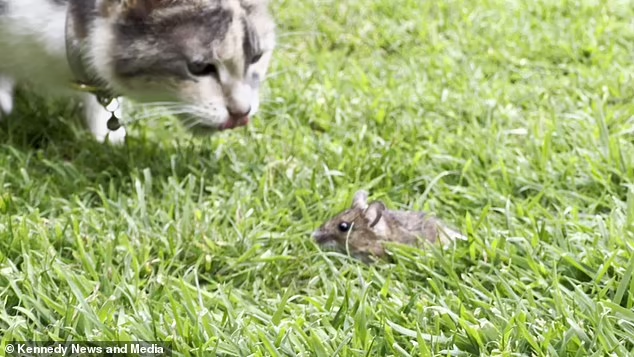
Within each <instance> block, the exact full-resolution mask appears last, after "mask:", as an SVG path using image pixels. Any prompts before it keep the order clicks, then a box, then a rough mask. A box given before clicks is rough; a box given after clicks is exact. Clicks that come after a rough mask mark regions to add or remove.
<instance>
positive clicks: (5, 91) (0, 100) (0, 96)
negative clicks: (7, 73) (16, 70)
mask: <svg viewBox="0 0 634 357" xmlns="http://www.w3.org/2000/svg"><path fill="white" fill-rule="evenodd" d="M13 85H14V82H13V80H12V79H10V78H7V77H3V76H0V119H2V117H4V116H7V115H9V114H11V112H12V111H13Z"/></svg>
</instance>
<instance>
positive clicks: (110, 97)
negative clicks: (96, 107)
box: [65, 1, 121, 131]
mask: <svg viewBox="0 0 634 357" xmlns="http://www.w3.org/2000/svg"><path fill="white" fill-rule="evenodd" d="M72 7H73V1H70V3H69V5H68V12H67V13H66V31H65V37H66V60H67V61H68V65H69V67H70V70H71V72H72V73H73V76H74V77H75V80H74V81H73V82H71V87H72V88H73V89H75V90H78V91H80V92H86V93H91V94H93V95H94V96H95V97H97V101H99V104H101V105H102V106H103V107H104V109H106V110H107V111H108V112H110V119H108V124H107V125H108V129H109V130H111V131H115V130H117V129H119V128H120V127H121V123H120V121H119V118H117V116H116V114H115V111H116V110H117V109H118V107H119V100H118V99H117V95H116V94H114V93H112V91H110V90H109V89H107V88H105V87H104V86H102V85H101V84H100V83H99V82H100V81H99V79H98V78H97V76H95V75H92V76H91V75H89V74H88V72H87V69H86V67H87V66H86V64H85V53H84V51H83V48H82V47H83V46H82V42H83V41H82V39H81V38H80V36H77V34H76V31H75V29H76V27H75V25H76V23H75V19H74V17H73V14H72V11H71V9H72Z"/></svg>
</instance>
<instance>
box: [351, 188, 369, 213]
mask: <svg viewBox="0 0 634 357" xmlns="http://www.w3.org/2000/svg"><path fill="white" fill-rule="evenodd" d="M366 207H368V192H367V191H363V190H361V191H357V193H355V194H354V198H353V199H352V208H360V209H365V208H366Z"/></svg>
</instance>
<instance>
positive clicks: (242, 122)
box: [185, 116, 250, 136]
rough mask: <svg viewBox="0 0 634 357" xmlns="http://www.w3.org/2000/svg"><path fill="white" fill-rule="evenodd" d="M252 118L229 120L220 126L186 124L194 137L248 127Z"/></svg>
mask: <svg viewBox="0 0 634 357" xmlns="http://www.w3.org/2000/svg"><path fill="white" fill-rule="evenodd" d="M249 120H250V118H249V117H248V116H245V117H242V118H240V119H237V120H236V119H231V118H230V119H227V120H226V121H225V122H223V123H219V124H211V123H205V122H198V123H195V124H189V125H188V124H187V123H185V124H186V127H187V129H188V130H189V131H190V132H191V133H192V134H194V135H201V136H205V135H212V134H213V133H216V132H218V131H225V130H231V129H236V128H240V127H243V126H247V125H248V124H249Z"/></svg>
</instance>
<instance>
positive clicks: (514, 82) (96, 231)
mask: <svg viewBox="0 0 634 357" xmlns="http://www.w3.org/2000/svg"><path fill="white" fill-rule="evenodd" d="M273 8H274V13H275V17H276V18H277V21H278V23H279V29H280V34H279V42H280V45H279V48H278V50H277V53H276V56H275V61H274V64H273V67H272V68H271V78H270V79H269V80H268V82H267V87H268V89H267V91H266V93H265V97H266V99H265V103H264V104H263V109H262V112H261V114H260V115H259V116H258V117H257V119H256V120H255V122H254V124H253V125H251V126H250V127H249V128H247V129H240V130H236V131H232V132H227V133H222V134H219V135H216V136H214V137H212V138H206V139H201V138H192V137H191V136H190V135H188V134H187V133H185V132H184V131H183V130H182V129H180V128H179V127H178V125H177V124H176V123H175V121H174V120H172V119H169V118H165V119H161V120H155V121H147V122H145V123H139V124H136V125H134V126H133V127H132V130H131V135H130V137H129V140H128V143H127V145H126V146H124V147H116V148H113V147H108V146H103V145H100V144H97V143H95V142H93V141H92V140H91V139H90V138H89V136H88V134H86V133H85V132H84V131H81V130H80V129H78V125H77V124H76V123H74V122H75V121H74V120H71V119H69V118H75V117H76V115H75V109H74V108H73V107H72V106H70V105H68V104H66V103H57V102H56V103H51V102H43V101H42V100H40V99H37V98H35V97H33V96H32V95H30V94H28V93H27V94H26V95H25V94H24V93H23V94H22V95H21V97H20V101H19V103H18V107H19V111H20V114H16V115H14V116H13V117H12V118H11V120H10V121H8V122H5V123H4V124H3V125H2V129H1V131H0V135H1V137H2V138H3V139H2V140H3V141H2V145H1V146H0V190H1V193H0V306H3V307H2V308H0V351H2V350H3V349H2V348H1V347H2V346H3V345H4V344H6V343H8V342H9V341H12V340H33V339H35V340H47V339H56V340H57V339H61V340H67V339H69V340H93V341H116V340H147V341H152V340H170V341H173V345H174V348H175V350H176V351H177V352H178V354H177V355H183V356H190V355H191V356H213V355H221V356H246V355H252V356H278V355H301V356H334V355H340V356H382V355H394V356H408V355H411V356H418V355H421V356H427V355H438V354H449V355H456V356H470V355H504V356H511V355H514V356H515V355H518V356H519V355H522V356H541V355H562V356H565V355H571V356H605V355H614V356H625V355H628V354H633V353H634V312H633V310H632V308H633V307H634V278H633V277H632V275H633V272H634V254H632V251H633V249H634V240H633V237H634V234H633V233H634V230H633V228H634V226H633V224H632V222H633V220H634V163H633V159H632V158H634V85H633V83H634V27H633V26H632V20H631V19H632V18H634V8H633V6H632V3H631V2H629V1H620V0H615V1H589V0H582V1H559V2H555V1H533V2H528V1H517V0H507V1H502V0H488V1H467V0H462V1H460V0H448V1H421V0H398V1H392V0H366V1H360V0H350V1H336V0H320V1H317V0H304V1H297V0H295V1H290V0H277V1H276V2H274V6H273ZM47 118H49V120H45V119H47ZM33 123H35V124H33ZM358 188H365V189H369V190H371V192H372V193H373V197H375V198H381V199H383V200H385V201H386V203H387V205H388V206H389V207H390V208H411V209H425V210H429V211H433V212H436V213H437V214H438V215H439V216H440V217H442V218H443V219H445V220H446V221H447V222H449V223H451V224H453V225H455V226H457V227H459V228H461V229H462V230H463V231H464V232H465V233H466V234H468V236H469V241H468V242H464V243H461V244H459V245H458V246H457V247H456V248H455V249H453V250H450V251H442V250H440V249H430V250H419V249H415V248H410V247H399V246H392V247H390V249H389V250H390V253H391V254H392V256H393V261H394V262H393V263H388V262H381V263H378V264H375V265H373V266H366V265H363V264H361V263H359V262H357V261H354V260H352V259H349V258H347V257H344V256H341V255H337V254H334V253H322V252H321V251H320V250H319V248H318V247H317V246H316V245H315V244H314V243H313V242H312V241H311V238H310V233H311V232H312V231H313V229H315V228H316V227H317V226H318V225H319V224H321V223H322V222H323V220H324V219H326V218H328V217H329V216H331V215H333V214H334V213H336V212H337V211H339V210H341V209H343V208H345V207H347V205H348V204H349V202H350V199H351V197H352V194H353V192H354V191H355V190H356V189H358ZM2 354H3V352H0V355H2Z"/></svg>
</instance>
